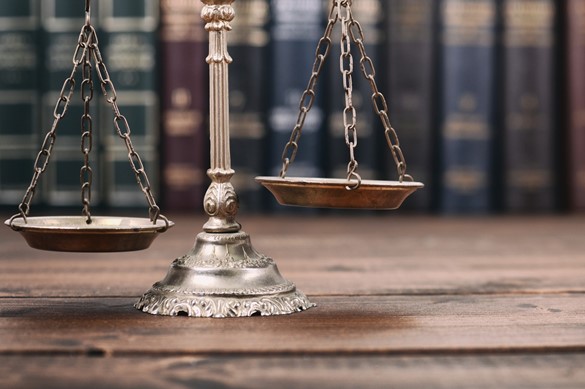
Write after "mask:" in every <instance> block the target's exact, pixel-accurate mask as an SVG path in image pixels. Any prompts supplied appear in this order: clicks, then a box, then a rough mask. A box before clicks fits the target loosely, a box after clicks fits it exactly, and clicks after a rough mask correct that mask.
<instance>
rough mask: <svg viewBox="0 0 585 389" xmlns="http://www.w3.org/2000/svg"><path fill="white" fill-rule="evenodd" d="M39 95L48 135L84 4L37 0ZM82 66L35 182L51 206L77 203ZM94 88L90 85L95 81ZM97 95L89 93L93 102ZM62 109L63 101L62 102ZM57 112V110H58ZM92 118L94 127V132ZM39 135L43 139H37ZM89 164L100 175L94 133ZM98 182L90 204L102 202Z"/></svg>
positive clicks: (94, 109)
mask: <svg viewBox="0 0 585 389" xmlns="http://www.w3.org/2000/svg"><path fill="white" fill-rule="evenodd" d="M40 4H41V33H42V39H41V46H42V69H41V81H42V85H41V93H42V114H41V133H42V136H43V137H44V134H45V133H47V132H48V131H49V130H50V129H51V126H52V124H53V122H54V112H55V107H56V102H57V101H58V99H59V95H60V91H61V89H62V87H63V85H64V82H65V80H66V79H67V78H68V77H69V76H70V75H71V71H72V68H73V63H72V58H73V54H74V52H75V50H76V47H77V41H78V38H79V32H80V30H81V28H82V27H83V24H84V18H85V8H84V4H82V3H80V2H79V1H78V0H51V1H41V2H40ZM96 19H97V15H96V13H95V7H94V8H93V9H92V22H93V21H95V20H96ZM81 73H82V69H81V67H79V68H78V69H77V73H76V76H75V85H76V86H75V89H74V91H73V94H72V95H71V99H70V102H69V105H68V108H67V111H66V112H65V115H64V116H63V118H62V119H61V120H60V121H59V124H58V127H57V130H56V136H57V137H56V141H55V146H54V149H53V153H52V156H51V161H50V165H49V166H48V168H47V170H46V172H45V174H44V176H43V178H42V180H41V182H40V184H41V185H42V197H43V199H44V203H46V204H48V205H50V206H81V183H80V168H81V166H82V165H83V154H82V152H81V147H80V144H81V134H82V132H81V125H80V120H81V116H82V114H83V104H82V99H81V97H80V87H79V86H80V85H81V80H82V76H81ZM94 86H95V84H94ZM97 97H99V95H98V94H97V93H94V100H95V99H96V98H97ZM61 107H62V105H61ZM61 112H62V109H61ZM90 115H91V116H92V118H93V119H94V121H95V119H96V117H97V103H96V102H95V101H93V100H92V105H91V107H90ZM96 127H97V125H96V123H95V122H94V126H93V129H94V131H97V128H96ZM41 139H42V138H41ZM92 143H93V145H92V146H93V147H92V155H91V157H90V166H91V168H92V170H93V176H94V177H99V175H100V173H101V172H100V160H99V155H98V154H99V153H98V152H97V149H98V145H97V143H98V142H97V137H94V139H93V142H92ZM99 187H100V183H99V181H98V179H95V180H93V185H92V199H91V200H92V201H91V204H92V205H97V204H99V203H100V202H101V196H100V188H99Z"/></svg>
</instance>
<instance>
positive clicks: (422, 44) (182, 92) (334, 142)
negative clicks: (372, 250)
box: [0, 0, 585, 214]
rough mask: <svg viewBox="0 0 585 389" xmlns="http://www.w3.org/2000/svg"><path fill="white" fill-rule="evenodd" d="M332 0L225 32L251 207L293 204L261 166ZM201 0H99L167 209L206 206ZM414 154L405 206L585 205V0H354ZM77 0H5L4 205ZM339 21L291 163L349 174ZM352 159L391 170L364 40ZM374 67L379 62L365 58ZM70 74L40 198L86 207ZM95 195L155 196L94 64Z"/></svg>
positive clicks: (53, 96)
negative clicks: (145, 186) (138, 170)
mask: <svg viewBox="0 0 585 389" xmlns="http://www.w3.org/2000/svg"><path fill="white" fill-rule="evenodd" d="M331 4H332V0H237V1H235V3H234V4H233V5H234V7H235V9H236V19H235V20H234V22H233V31H232V32H231V33H230V34H229V37H228V41H229V46H230V48H229V52H230V54H231V56H232V57H233V59H234V62H233V64H231V65H230V110H231V124H230V131H231V151H232V166H233V168H234V169H235V170H236V175H235V176H234V178H233V183H234V186H235V187H236V190H237V192H238V194H239V196H240V199H241V210H242V212H246V213H266V212H284V209H283V207H281V206H278V205H277V204H276V203H275V201H274V200H272V198H271V197H270V196H269V195H268V192H267V191H266V190H265V189H263V188H262V187H261V186H260V185H259V184H257V183H255V182H254V179H253V178H254V176H257V175H277V174H278V173H279V171H280V169H281V166H282V162H281V156H282V151H283V148H284V146H285V144H286V142H287V141H288V139H289V137H290V135H291V131H292V129H293V127H294V125H295V122H296V120H297V116H298V113H299V100H300V97H301V95H302V93H303V90H304V89H305V88H306V86H307V82H308V80H309V77H310V75H311V71H312V68H313V63H314V61H315V48H316V47H317V43H318V41H319V39H320V37H321V36H322V35H323V31H324V28H325V25H326V23H327V18H328V15H329V10H330V8H331ZM201 7H202V4H201V2H200V1H199V0H123V1H122V0H118V1H114V0H99V1H95V0H94V1H93V5H92V21H93V23H94V24H95V26H96V29H97V33H98V37H99V47H100V50H101V52H102V54H103V58H104V62H105V64H106V65H107V68H108V71H109V74H110V77H111V80H112V82H113V84H114V85H115V87H116V92H117V102H118V104H119V106H120V110H121V113H122V114H123V115H124V116H125V117H126V118H127V120H128V123H129V127H130V128H131V136H132V140H133V143H134V146H135V147H136V150H137V152H138V153H139V154H140V156H141V158H142V161H143V162H144V165H145V168H146V171H147V173H148V175H149V178H150V182H151V185H152V188H153V190H154V192H155V196H156V198H157V199H159V203H160V204H161V205H162V208H163V211H167V210H168V211H184V212H196V213H199V212H202V210H201V204H202V198H203V195H204V193H205V190H206V188H207V184H208V178H207V177H206V174H205V172H206V169H207V167H208V165H209V159H208V154H209V138H208V98H209V97H208V96H209V87H208V78H207V77H208V76H207V75H208V67H207V64H206V63H205V57H206V55H207V52H208V46H207V33H206V32H205V30H204V26H203V23H202V21H201V19H200V11H201ZM353 16H354V18H355V20H357V21H358V22H359V23H360V24H361V26H362V27H363V31H364V35H365V48H366V52H367V55H368V56H369V57H370V58H371V60H372V62H373V64H374V65H375V70H376V72H375V79H376V81H377V84H378V88H379V90H380V91H381V92H382V93H383V94H384V95H385V97H386V100H387V101H388V106H389V110H390V112H389V113H390V121H391V123H392V125H393V127H394V128H395V129H396V132H397V134H398V137H399V140H400V146H401V148H402V150H403V152H404V156H405V158H406V162H407V173H409V174H411V175H412V176H413V177H414V178H415V180H417V181H421V182H423V183H424V184H425V185H426V186H425V189H423V190H419V191H418V192H416V193H415V194H414V195H412V196H411V197H410V198H409V199H407V200H406V202H405V203H404V205H403V207H402V209H401V212H416V213H440V214H494V213H573V212H578V211H582V210H584V209H585V74H584V73H583V69H584V68H585V2H584V1H582V0H386V1H382V0H353ZM83 23H84V2H83V1H82V0H42V1H40V0H22V1H18V2H17V1H14V0H0V207H2V208H3V209H16V207H17V205H18V203H19V202H20V201H21V199H22V196H23V194H24V192H25V190H26V188H27V187H28V185H29V183H30V179H31V177H32V174H33V166H34V161H35V158H36V155H37V152H38V150H39V148H40V147H41V143H42V141H43V139H44V136H45V133H46V132H47V131H49V130H50V129H51V125H52V123H53V120H54V117H53V113H54V110H55V104H56V103H57V101H58V99H59V93H60V91H61V88H62V86H63V81H64V80H65V79H66V78H67V77H68V76H69V75H70V73H71V69H72V57H73V53H74V51H75V47H76V45H77V40H78V36H79V31H80V29H81V27H82V25H83ZM339 42H340V26H339V23H337V25H336V28H335V32H334V34H333V37H332V48H331V51H330V57H329V59H328V61H327V63H326V65H325V66H324V70H323V72H322V74H321V75H320V78H319V80H318V82H317V90H316V95H317V97H316V101H315V104H314V106H313V107H312V109H311V112H310V113H309V115H308V118H307V121H306V122H305V125H304V128H303V134H302V136H301V140H300V144H299V152H298V155H297V159H296V161H295V162H294V164H293V165H292V167H291V168H290V169H289V172H288V175H289V176H311V177H340V178H341V177H345V176H346V173H345V171H346V167H347V163H348V160H349V152H348V149H347V146H346V144H345V138H344V128H343V109H344V89H343V84H342V76H341V73H340V61H339V55H340V43H339ZM353 57H354V68H353V102H354V105H355V106H356V107H357V110H358V111H357V134H358V147H357V154H356V157H357V160H358V162H359V168H358V172H359V173H360V174H361V176H362V177H364V178H372V179H384V180H396V179H397V173H396V166H395V165H394V161H393V159H392V156H391V154H390V151H389V149H388V145H387V142H386V139H385V136H384V130H383V127H382V125H381V123H380V120H379V118H378V116H377V115H376V114H375V112H374V110H373V109H372V104H371V98H370V96H371V95H372V91H371V89H370V83H369V82H367V80H365V78H364V77H363V76H362V74H361V69H360V66H359V65H360V51H359V50H357V47H355V48H354V50H353ZM367 71H370V69H367ZM77 73H78V74H77V80H78V82H77V91H76V93H75V95H74V97H73V98H72V100H71V104H70V106H69V109H68V111H67V115H66V116H65V117H64V118H63V120H61V123H60V124H59V127H58V131H57V140H56V145H55V149H54V151H53V153H52V158H51V162H50V164H49V167H48V169H47V171H46V172H45V174H44V175H43V176H42V178H41V181H40V184H39V188H38V190H37V192H36V195H35V198H34V203H33V213H34V212H35V209H39V210H43V209H44V210H46V209H55V208H68V207H76V208H77V207H79V206H80V204H81V195H80V182H79V171H80V168H81V166H82V163H83V156H82V153H81V150H80V148H81V147H80V144H81V130H80V118H81V115H82V113H83V106H82V100H81V98H80V97H79V88H78V87H79V85H80V84H81V71H80V70H79V71H78V72H77ZM94 88H95V90H96V91H95V95H94V97H93V100H92V104H93V105H92V109H91V115H92V118H93V123H94V124H93V129H94V131H95V134H94V137H93V148H92V156H91V164H92V167H93V170H94V175H93V177H94V179H93V197H92V204H93V206H94V207H96V208H115V209H117V210H124V209H132V208H136V207H144V208H146V205H147V203H146V200H145V199H144V196H143V194H142V192H141V191H140V188H139V187H138V185H137V183H136V179H135V177H134V175H133V172H132V170H131V167H130V164H129V162H128V157H127V151H126V147H125V145H124V142H123V140H122V139H120V138H119V137H118V136H117V134H116V131H115V126H114V121H113V118H114V114H113V112H112V109H111V107H110V105H109V104H108V103H107V102H106V101H105V99H104V97H103V95H102V93H101V89H100V83H99V80H98V79H97V77H94Z"/></svg>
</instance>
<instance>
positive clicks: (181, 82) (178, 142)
mask: <svg viewBox="0 0 585 389" xmlns="http://www.w3.org/2000/svg"><path fill="white" fill-rule="evenodd" d="M202 7H203V3H202V2H201V1H200V0H188V1H185V0H161V29H160V39H161V56H160V58H161V59H162V60H161V83H160V88H161V99H162V101H161V106H162V115H161V119H162V143H163V148H162V151H163V154H162V161H161V164H162V166H161V173H162V176H161V181H162V186H161V188H162V193H161V196H162V200H163V204H164V208H165V209H167V210H188V211H192V210H201V209H202V204H203V196H204V194H205V191H206V189H207V185H206V184H207V183H208V180H207V176H206V170H207V167H208V165H209V158H208V150H209V148H208V145H209V138H208V136H207V131H206V128H205V124H206V118H207V115H208V114H207V105H208V90H209V87H208V81H207V80H208V78H207V73H208V70H207V64H206V62H205V57H206V56H207V33H206V32H205V29H204V28H203V21H202V19H201V9H202Z"/></svg>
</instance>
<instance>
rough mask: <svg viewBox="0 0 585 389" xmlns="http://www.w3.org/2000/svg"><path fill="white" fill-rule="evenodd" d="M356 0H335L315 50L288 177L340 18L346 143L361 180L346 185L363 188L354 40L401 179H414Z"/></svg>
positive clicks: (289, 149) (288, 153)
mask: <svg viewBox="0 0 585 389" xmlns="http://www.w3.org/2000/svg"><path fill="white" fill-rule="evenodd" d="M351 6H352V0H333V5H332V7H331V11H330V13H329V20H328V22H327V27H326V28H325V33H324V34H323V37H322V38H321V39H320V40H319V43H318V45H317V50H316V52H315V57H316V58H315V63H314V64H313V71H312V73H311V77H310V79H309V83H308V86H307V89H305V91H304V92H303V95H302V96H301V101H300V104H299V110H300V112H299V115H298V118H297V122H296V125H295V127H294V128H293V131H292V133H291V136H290V140H289V141H288V143H287V144H286V145H285V147H284V151H283V153H282V169H281V171H280V177H281V178H285V177H286V172H287V170H288V168H289V166H290V164H291V163H292V162H293V161H294V159H295V156H296V154H297V151H298V148H299V139H300V137H301V134H302V130H303V125H304V123H305V119H306V116H307V113H308V112H309V111H310V110H311V108H312V106H313V103H314V101H315V85H316V82H317V79H318V77H319V75H320V73H321V70H322V67H323V63H324V61H325V59H326V58H327V55H328V54H329V49H330V47H331V32H332V30H333V26H334V25H335V23H336V22H337V21H338V20H341V42H340V46H341V55H340V58H339V67H340V71H341V74H342V77H343V88H344V92H345V109H344V110H343V127H344V132H345V143H346V145H347V146H348V149H349V163H348V165H347V179H348V181H351V180H352V179H354V180H357V183H356V184H355V185H353V186H349V185H348V186H346V189H348V190H353V189H357V188H359V186H360V184H361V177H360V175H359V174H358V173H357V172H356V170H357V167H358V162H357V160H356V158H355V148H356V147H357V141H358V139H357V128H356V110H355V107H354V106H353V101H352V94H353V78H352V73H353V56H352V54H351V43H354V44H355V45H356V46H357V48H358V50H359V52H360V69H361V71H362V73H363V75H364V77H365V78H366V80H367V81H368V82H369V84H370V87H371V89H372V97H371V100H372V106H373V108H374V111H375V112H376V115H378V117H379V118H380V121H381V122H382V125H383V126H384V135H385V137H386V143H387V144H388V148H389V149H390V152H391V153H392V157H393V158H394V162H395V163H396V169H397V171H398V177H399V181H400V182H403V181H404V180H407V181H413V178H412V176H410V175H408V174H406V160H405V158H404V154H403V152H402V149H401V148H400V141H399V139H398V134H397V133H396V130H395V129H394V128H393V127H392V125H391V124H390V118H389V115H388V104H387V102H386V98H385V97H384V95H383V94H382V93H381V92H380V91H379V89H378V86H377V84H376V80H375V76H376V70H375V68H374V63H373V62H372V59H371V58H370V57H369V56H368V54H367V53H366V48H365V45H364V32H363V29H362V26H361V24H360V23H359V22H358V21H357V20H355V18H354V17H353V13H352V11H351Z"/></svg>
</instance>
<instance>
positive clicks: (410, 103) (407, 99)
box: [384, 0, 438, 211]
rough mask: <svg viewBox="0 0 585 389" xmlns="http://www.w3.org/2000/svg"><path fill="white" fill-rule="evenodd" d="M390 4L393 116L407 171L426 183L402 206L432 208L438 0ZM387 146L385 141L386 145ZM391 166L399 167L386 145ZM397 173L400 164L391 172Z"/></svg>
mask: <svg viewBox="0 0 585 389" xmlns="http://www.w3.org/2000/svg"><path fill="white" fill-rule="evenodd" d="M385 4H386V7H387V8H386V13H385V14H386V15H387V18H386V31H387V34H386V35H387V36H388V40H387V42H386V45H385V48H386V51H385V53H386V61H387V65H388V66H387V67H388V72H389V73H388V76H387V80H388V85H389V87H388V94H387V97H388V104H389V108H390V118H391V120H392V124H393V126H394V127H395V128H396V131H397V133H398V136H399V137H400V147H401V149H402V151H403V154H404V156H405V158H406V162H407V172H408V173H409V174H410V175H411V176H413V177H414V179H415V180H416V181H420V182H423V183H424V184H425V188H424V190H419V191H416V192H415V193H413V194H412V195H411V196H410V198H409V199H408V201H406V202H405V203H404V204H403V206H402V208H404V209H408V210H416V211H429V210H430V209H431V207H432V206H433V205H436V204H432V198H433V194H434V193H435V182H434V174H433V173H434V171H433V166H434V162H435V161H434V157H436V153H435V147H434V145H435V144H436V135H437V134H436V131H434V130H435V122H436V121H435V119H436V112H435V104H434V101H435V99H434V97H435V96H434V93H436V88H435V85H436V79H435V78H436V73H435V68H436V66H435V64H436V62H435V57H436V55H435V54H436V53H435V51H436V44H435V40H434V33H435V31H436V22H437V21H436V11H437V10H438V7H437V6H436V2H435V1H433V0H409V1H390V2H387V3H385ZM384 146H385V145H384ZM384 153H385V155H388V158H387V159H386V165H387V166H390V167H391V168H393V167H394V160H393V159H392V157H391V156H390V151H389V150H388V148H387V147H386V148H385V149H384ZM390 173H391V174H395V169H393V170H391V171H390Z"/></svg>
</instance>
